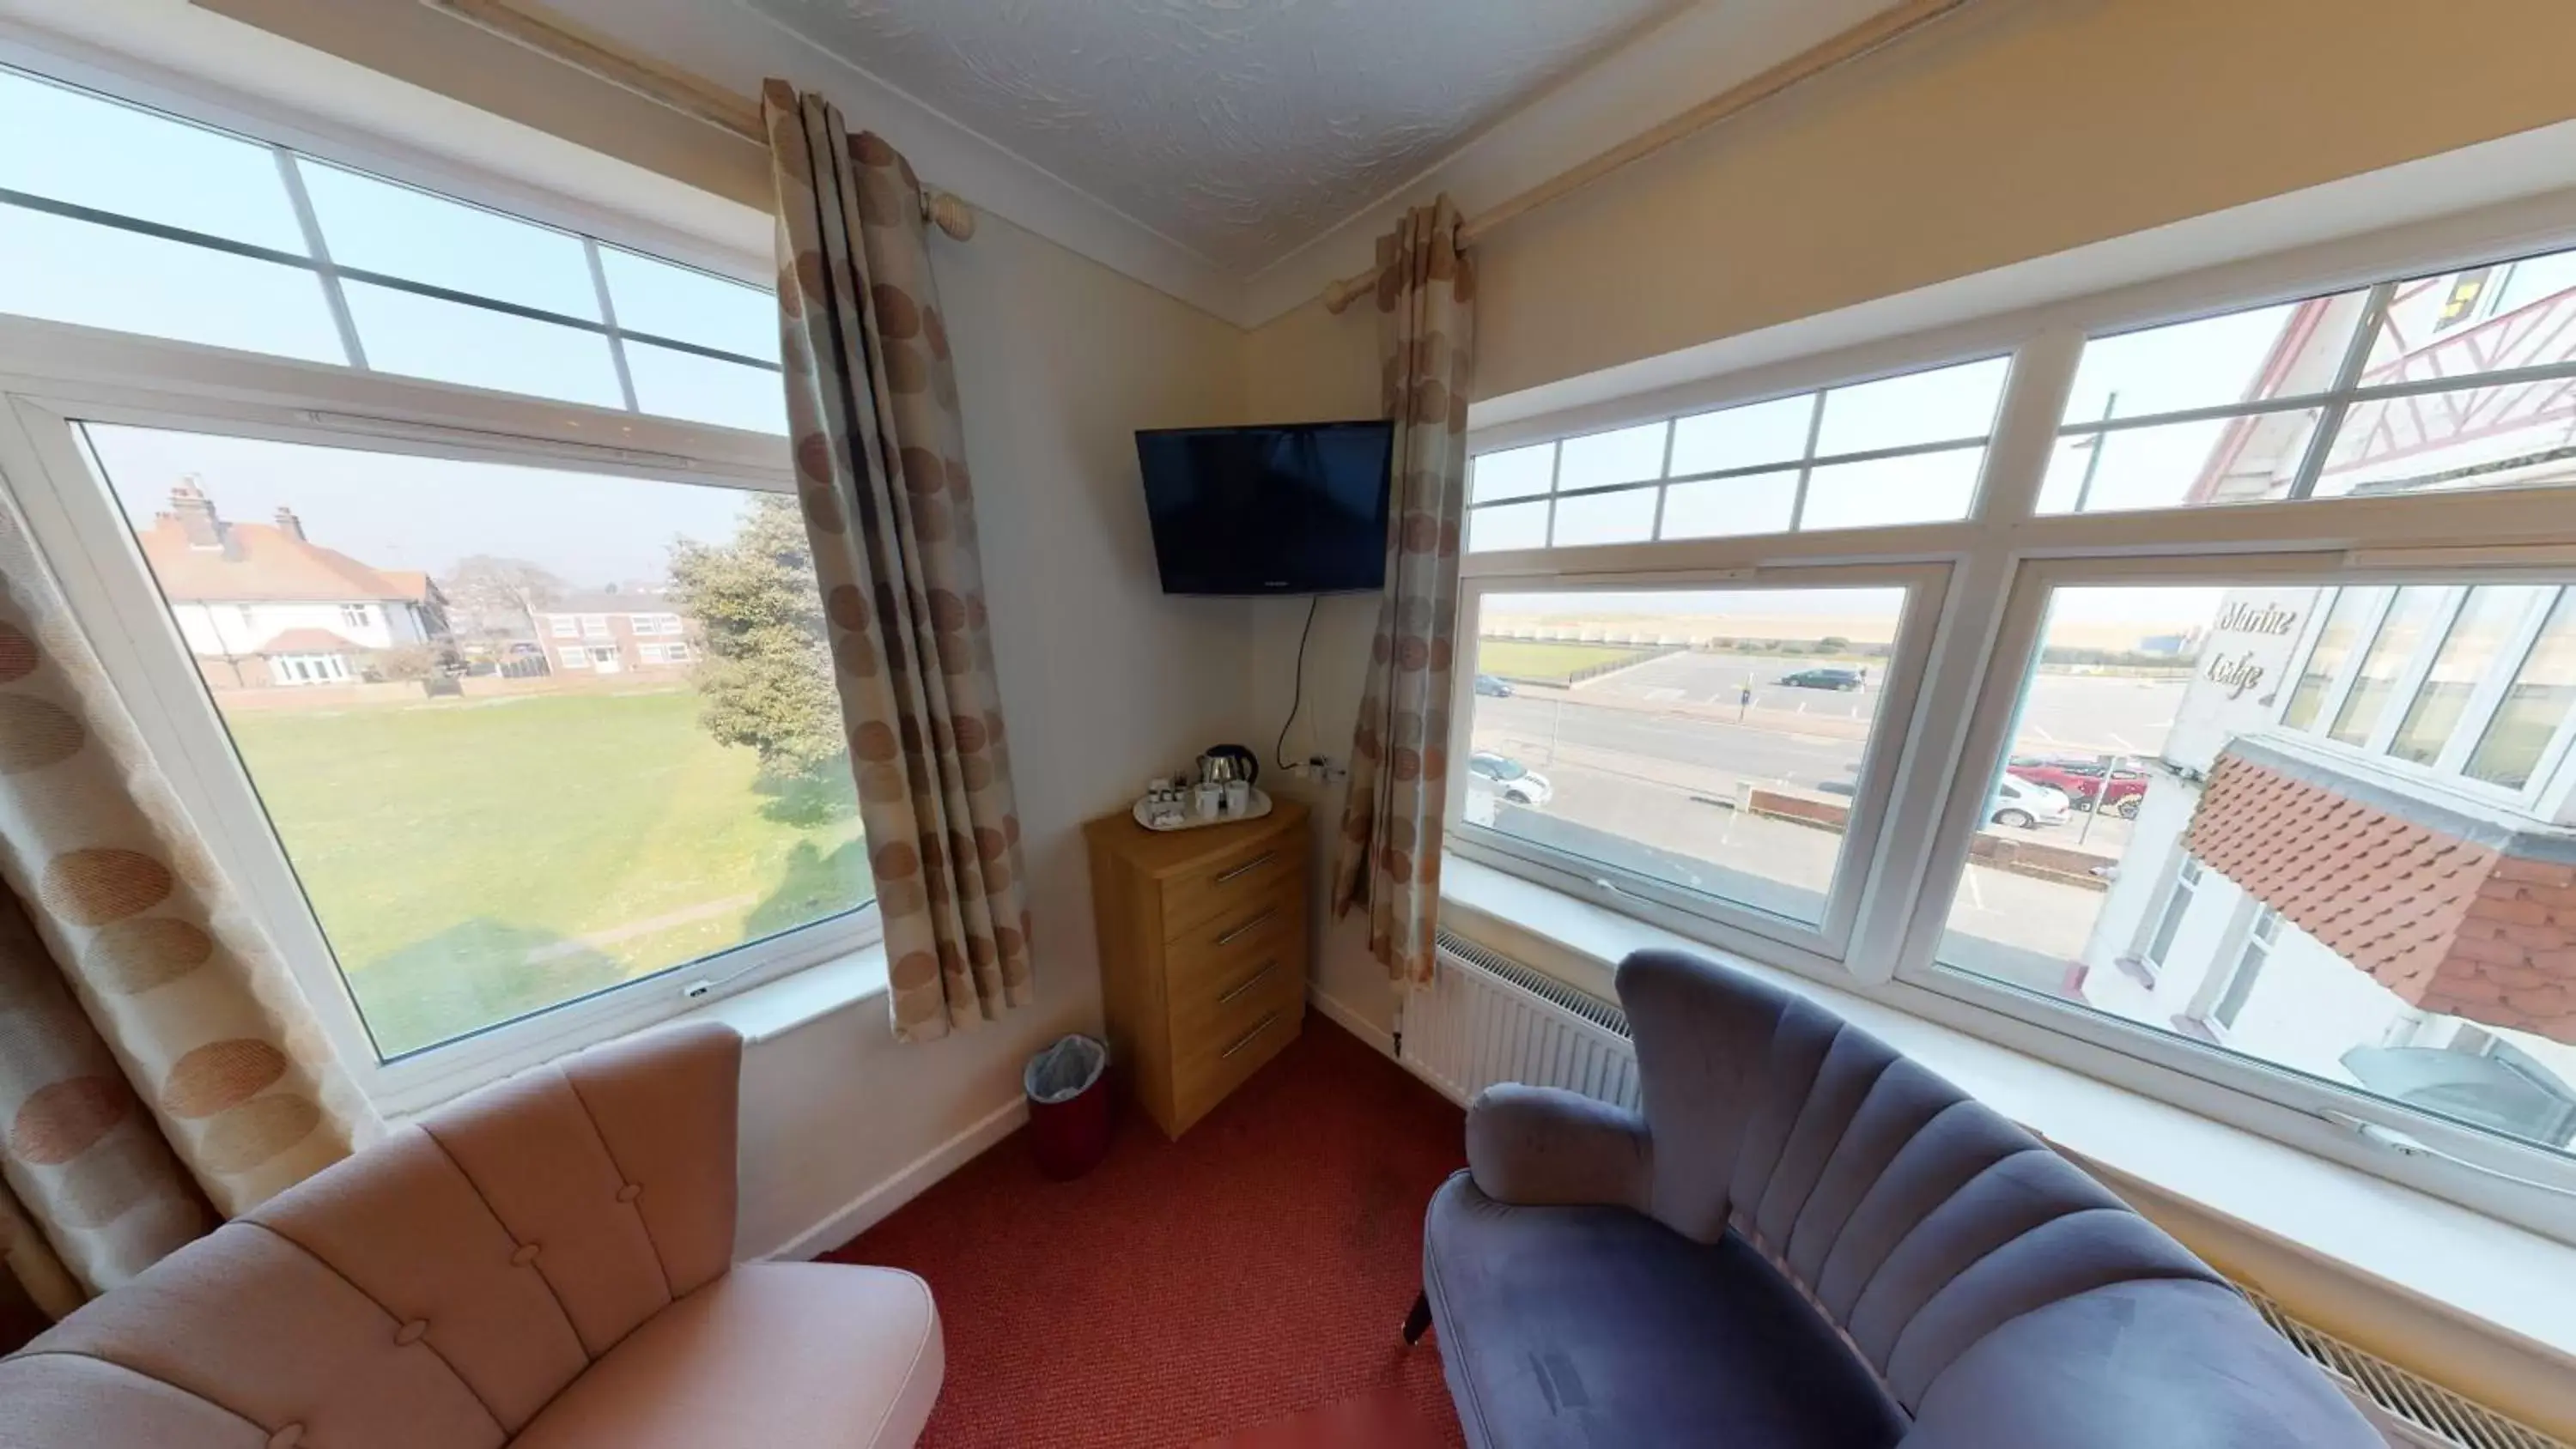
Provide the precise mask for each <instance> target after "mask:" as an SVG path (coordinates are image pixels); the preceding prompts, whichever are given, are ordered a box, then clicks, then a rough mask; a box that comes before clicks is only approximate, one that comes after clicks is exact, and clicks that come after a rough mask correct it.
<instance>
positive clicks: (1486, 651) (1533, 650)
mask: <svg viewBox="0 0 2576 1449" xmlns="http://www.w3.org/2000/svg"><path fill="white" fill-rule="evenodd" d="M1645 652H1646V651H1644V650H1643V649H1632V648H1629V647H1628V646H1626V645H1624V644H1543V643H1529V642H1524V641H1521V640H1515V639H1479V640H1477V641H1476V672H1477V673H1479V674H1494V675H1500V676H1501V677H1503V678H1505V679H1528V680H1536V681H1541V682H1546V683H1554V684H1563V683H1564V682H1565V681H1566V680H1568V679H1570V678H1572V677H1573V676H1574V674H1575V671H1577V670H1582V669H1590V668H1592V667H1593V666H1594V665H1597V664H1616V663H1618V662H1620V661H1621V660H1626V659H1634V658H1636V657H1637V656H1638V655H1640V654H1643V653H1645Z"/></svg>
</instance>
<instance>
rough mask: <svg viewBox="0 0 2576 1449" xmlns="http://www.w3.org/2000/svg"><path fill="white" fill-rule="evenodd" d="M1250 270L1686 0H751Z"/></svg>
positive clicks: (1057, 171) (1179, 237) (992, 136)
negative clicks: (1569, 0)
mask: <svg viewBox="0 0 2576 1449" xmlns="http://www.w3.org/2000/svg"><path fill="white" fill-rule="evenodd" d="M741 3H743V4H745V5H748V6H749V7H751V8H752V9H754V10H757V11H760V12H762V13H763V14H766V15H768V16H769V17H771V18H772V19H775V20H776V21H778V22H779V23H781V24H783V25H785V26H787V27H788V28H789V29H791V30H793V31H795V32H797V33H798V34H800V35H802V36H803V37H805V38H806V39H807V40H809V41H812V42H813V43H814V44H816V45H818V46H821V47H822V48H824V49H825V50H828V51H830V52H832V53H833V54H834V55H836V56H838V57H840V58H841V59H842V60H844V61H847V62H848V63H850V64H851V65H854V66H857V67H858V68H860V69H861V70H864V71H867V72H868V73H870V74H872V75H874V76H876V77H877V78H878V79H879V80H882V81H884V82H885V83H887V84H888V85H891V86H894V87H896V88H897V89H899V90H902V91H904V92H906V93H908V94H910V95H911V96H913V97H914V98H915V99H917V100H919V101H921V102H923V103H925V104H927V105H929V106H931V107H933V108H935V109H937V110H939V111H941V112H944V113H945V114H946V115H947V116H948V117H949V118H950V119H952V120H955V121H957V122H959V123H960V124H962V125H965V126H967V127H969V128H971V129H973V130H975V131H977V132H979V133H981V134H982V135H983V136H984V137H985V138H986V139H988V140H991V141H993V142H995V143H997V144H999V145H1002V146H1004V147H1007V148H1009V149H1010V150H1012V151H1014V152H1016V153H1018V154H1019V155H1020V156H1021V157H1023V158H1024V159H1026V160H1028V161H1030V162H1032V163H1034V164H1036V165H1038V166H1040V167H1043V168H1044V169H1046V170H1047V171H1049V172H1052V173H1053V174H1054V175H1055V176H1056V177H1057V178H1058V179H1060V180H1062V181H1065V182H1066V183H1068V184H1070V185H1072V186H1073V187H1075V188H1076V189H1078V190H1081V191H1084V192H1087V193H1089V194H1091V195H1092V196H1094V197H1097V198H1099V199H1100V200H1102V201H1104V202H1106V203H1108V204H1109V205H1111V206H1114V207H1116V208H1117V209H1118V210H1120V211H1122V212H1124V213H1126V214H1127V215H1128V216H1129V217H1131V218H1133V219H1134V220H1136V221H1138V222H1141V223H1143V224H1144V225H1146V226H1148V227H1151V228H1153V229H1154V230H1155V231H1158V232H1160V233H1162V234H1163V235H1164V236H1165V237H1167V238H1169V239H1171V240H1173V241H1176V242H1179V243H1180V244H1182V245H1184V246H1186V247H1189V248H1190V249H1191V250H1193V251H1196V252H1198V253H1199V254H1200V255H1201V256H1203V257H1205V258H1207V259H1208V260H1210V261H1212V262H1217V263H1220V264H1223V265H1226V266H1229V267H1236V268H1241V269H1243V270H1245V271H1247V272H1248V271H1254V270H1258V269H1259V268H1260V267H1262V266H1264V265H1267V264H1268V263H1270V262H1273V261H1276V260H1278V259H1279V258H1280V257H1282V256H1284V255H1286V254H1287V253H1289V252H1291V251H1293V250H1295V249H1296V248H1297V247H1298V246H1299V245H1301V244H1302V243H1304V242H1306V241H1309V240H1311V239H1313V238H1314V237H1316V236H1317V235H1319V234H1321V233H1322V232H1324V231H1326V230H1327V229H1329V228H1331V227H1332V226H1334V225H1335V224H1337V223H1339V222H1341V221H1343V220H1345V219H1346V218H1348V217H1349V216H1351V215H1352V214H1353V213H1355V212H1357V211H1359V210H1360V209H1361V208H1363V207H1365V206H1366V205H1368V204H1369V203H1370V202H1373V201H1375V200H1377V199H1378V198H1379V197H1380V196H1381V195H1382V194H1384V193H1385V192H1387V191H1389V190H1391V189H1392V188H1394V187H1396V186H1399V185H1401V184H1402V183H1404V182H1405V181H1407V180H1409V179H1411V178H1412V177H1413V176H1414V175H1415V174H1417V173H1419V172H1420V171H1422V170H1424V169H1425V168H1426V167H1428V166H1430V165H1431V164H1432V163H1434V162H1436V161H1438V160H1440V159H1441V158H1442V157H1444V156H1446V155H1447V154H1448V153H1449V152H1451V151H1453V150H1455V149H1456V148H1457V147H1458V145H1459V144H1460V143H1462V142H1464V141H1465V140H1467V139H1468V138H1470V137H1471V136H1473V135H1474V134H1475V133H1476V132H1477V131H1478V130H1479V129H1480V128H1482V127H1483V126H1485V125H1486V124H1488V123H1490V122H1492V121H1494V120H1496V119H1498V118H1499V117H1501V116H1502V115H1503V114H1504V113H1506V112H1508V111H1509V110H1511V109H1512V108H1514V107H1515V106H1517V105H1519V104H1522V103H1524V102H1526V101H1527V100H1528V99H1530V98H1531V97H1532V96H1534V95H1536V94H1537V93H1538V92H1540V91H1541V90H1544V89H1545V88H1546V87H1547V86H1548V85H1549V84H1551V83H1552V82H1554V81H1556V80H1557V79H1559V78H1560V77H1562V76H1564V75H1566V74H1568V73H1569V72H1571V71H1572V70H1574V69H1575V68H1577V67H1578V66H1579V65H1580V64H1581V63H1582V62H1583V61H1585V60H1587V59H1589V58H1590V57H1591V56H1593V55H1594V54H1596V53H1598V52H1599V51H1601V50H1603V49H1604V48H1606V47H1608V46H1609V45H1612V44H1614V43H1616V42H1617V41H1619V40H1621V39H1623V38H1625V37H1626V36H1627V35H1629V34H1630V33H1631V32H1633V31H1634V30H1635V29H1637V28H1638V27H1639V26H1640V25H1642V24H1644V23H1646V22H1648V21H1651V20H1654V19H1658V18H1660V17H1661V16H1663V15H1665V14H1667V13H1670V12H1671V11H1673V10H1675V9H1677V8H1678V3H1677V0H1584V3H1567V0H741Z"/></svg>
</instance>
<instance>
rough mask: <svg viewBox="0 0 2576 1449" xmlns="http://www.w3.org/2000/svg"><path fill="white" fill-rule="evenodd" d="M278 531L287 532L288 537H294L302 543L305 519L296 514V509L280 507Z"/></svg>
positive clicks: (278, 511)
mask: <svg viewBox="0 0 2576 1449" xmlns="http://www.w3.org/2000/svg"><path fill="white" fill-rule="evenodd" d="M277 531H278V532H280V533H282V534H285V535H286V536H287V537H288V538H291V539H294V540H295V541H296V542H297V543H302V542H303V541H304V520H303V519H301V518H298V517H296V516H295V510H294V509H292V508H280V509H278V510H277Z"/></svg>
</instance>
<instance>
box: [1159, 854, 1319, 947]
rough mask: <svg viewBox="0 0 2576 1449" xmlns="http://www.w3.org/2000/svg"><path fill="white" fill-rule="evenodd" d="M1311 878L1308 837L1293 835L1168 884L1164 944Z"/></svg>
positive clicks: (1230, 856) (1227, 857) (1214, 862)
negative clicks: (1308, 873)
mask: <svg viewBox="0 0 2576 1449" xmlns="http://www.w3.org/2000/svg"><path fill="white" fill-rule="evenodd" d="M1305 877H1306V834H1305V832H1304V831H1302V830H1292V831H1288V832H1286V833H1285V834H1280V835H1273V836H1270V837H1268V838H1266V839H1263V840H1256V841H1251V842H1248V843H1247V844H1246V845H1245V846H1244V847H1243V848H1242V849H1241V850H1237V851H1234V852H1232V853H1230V854H1227V855H1223V856H1220V857H1218V858H1217V859H1215V860H1212V861H1210V862H1208V863H1207V864H1205V865H1203V866H1200V867H1199V868H1198V869H1196V870H1194V871H1191V872H1190V873H1189V874H1187V875H1176V876H1174V877H1172V878H1171V879H1170V880H1167V881H1165V882H1164V883H1163V939H1164V940H1167V941H1178V940H1180V939H1181V938H1182V937H1183V936H1185V935H1188V934H1190V933H1191V932H1192V931H1194V930H1195V929H1197V928H1198V927H1199V926H1201V925H1203V924H1205V923H1206V922H1208V921H1210V920H1212V919H1214V918H1216V917H1218V916H1226V915H1239V910H1240V907H1241V906H1242V905H1243V903H1244V902H1246V901H1251V900H1258V899H1261V898H1263V897H1266V896H1268V895H1269V894H1270V893H1271V892H1272V891H1275V890H1277V889H1279V887H1280V883H1281V882H1282V881H1287V880H1291V879H1294V880H1297V881H1301V882H1302V881H1303V880H1304V879H1305Z"/></svg>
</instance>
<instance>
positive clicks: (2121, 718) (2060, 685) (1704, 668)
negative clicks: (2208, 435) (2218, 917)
mask: <svg viewBox="0 0 2576 1449" xmlns="http://www.w3.org/2000/svg"><path fill="white" fill-rule="evenodd" d="M1812 662H1813V661H1809V660H1801V659H1779V660H1771V659H1768V658H1765V659H1763V660H1760V661H1758V664H1757V665H1756V667H1758V668H1759V669H1760V671H1761V673H1760V674H1759V675H1757V676H1756V677H1757V678H1759V679H1762V680H1765V681H1776V680H1777V679H1778V678H1779V677H1780V676H1781V675H1783V674H1786V673H1789V672H1791V671H1792V670H1795V669H1803V668H1807V667H1810V665H1811V664H1812ZM1749 663H1754V661H1748V660H1747V659H1745V658H1743V657H1741V656H1731V655H1672V656H1668V657H1666V658H1663V659H1657V660H1653V661H1650V662H1648V663H1646V664H1641V665H1638V666H1637V667H1635V668H1633V669H1624V670H1621V671H1619V672H1618V673H1616V674H1612V675H1607V676H1604V677H1603V678H1601V679H1599V680H1597V681H1593V682H1591V683H1588V684H1586V685H1583V686H1581V687H1578V688H1576V689H1573V690H1556V689H1547V688H1524V689H1519V690H1516V692H1515V693H1514V694H1513V695H1512V697H1510V698H1508V699H1498V698H1494V697H1492V696H1479V697H1478V698H1477V700H1476V719H1475V734H1474V737H1475V741H1476V747H1477V748H1478V749H1485V750H1496V751H1499V752H1501V753H1503V754H1506V755H1510V756H1512V757H1513V758H1515V759H1518V760H1520V761H1521V762H1522V763H1524V764H1526V765H1529V766H1531V767H1532V768H1534V769H1537V770H1539V771H1541V772H1543V773H1548V772H1554V773H1562V771H1563V769H1565V768H1568V767H1576V766H1579V767H1583V768H1588V769H1590V770H1592V771H1594V772H1596V773H1606V774H1614V775H1628V776H1632V777H1635V778H1639V779H1645V780H1652V781H1655V782H1658V783H1661V784H1664V785H1667V786H1679V787H1683V788H1685V789H1688V790H1693V791H1696V792H1697V793H1698V794H1700V795H1702V796H1711V797H1720V798H1723V797H1731V796H1732V794H1733V793H1734V790H1735V788H1736V785H1737V783H1738V782H1742V781H1750V782H1752V783H1755V784H1760V785H1768V786H1777V787H1784V788H1789V789H1796V790H1821V791H1827V792H1831V793H1847V792H1848V790H1849V788H1850V786H1851V784H1852V783H1853V781H1854V780H1855V779H1856V778H1857V777H1858V775H1859V771H1860V763H1861V756H1862V754H1863V752H1864V749H1865V747H1866V745H1867V741H1868V736H1869V733H1870V731H1871V729H1872V728H1873V724H1874V721H1873V716H1874V715H1875V713H1876V711H1877V709H1878V707H1879V702H1880V699H1881V691H1880V688H1879V681H1878V678H1877V676H1876V675H1875V674H1873V675H1872V677H1871V678H1870V681H1869V683H1868V684H1866V685H1865V686H1863V687H1862V688H1860V689H1857V690H1850V691H1839V690H1819V689H1798V688H1792V687H1787V686H1782V685H1779V684H1777V683H1769V682H1765V683H1757V684H1755V685H1754V686H1753V698H1752V701H1751V703H1750V704H1749V705H1748V706H1742V713H1743V717H1744V720H1745V721H1746V722H1744V723H1737V722H1736V721H1735V720H1733V719H1729V718H1727V717H1726V711H1725V709H1724V706H1725V705H1726V704H1729V703H1736V704H1739V705H1740V704H1741V700H1742V690H1743V688H1744V680H1745V671H1746V669H1747V666H1748V664H1749ZM1719 676H1724V677H1726V678H1731V679H1732V680H1733V681H1734V682H1733V683H1732V684H1730V685H1727V686H1725V687H1724V688H1723V689H1719V688H1714V687H1713V686H1712V681H1713V679H1715V678H1717V677H1719ZM2182 688H2183V686H2182V685H2181V684H2180V683H2179V682H2175V681H2169V680H2154V681H2145V680H2138V679H2131V678H2121V677H2105V676H2088V675H2068V674H2043V675H2041V676H2039V679H2038V682H2037V683H2036V684H2035V685H2034V687H2033V689H2032V698H2031V703H2030V706H2029V707H2028V708H2027V709H2026V710H2025V711H2024V712H2023V726H2024V727H2023V732H2022V735H2021V738H2020V739H2019V740H2018V741H2016V743H2015V749H2014V753H2016V754H2054V753H2067V754H2093V753H2101V752H2102V751H2104V750H2108V749H2114V748H2117V746H2114V745H2111V744H2110V743H2109V741H2110V740H2112V739H2114V738H2116V739H2118V740H2120V741H2121V742H2122V743H2123V744H2125V745H2128V746H2134V747H2136V748H2137V749H2138V750H2139V751H2140V752H2141V753H2145V754H2152V753H2153V752H2154V751H2156V750H2158V749H2160V748H2162V746H2163V743H2164V736H2165V732H2166V730H2167V729H2168V728H2170V727H2171V725H2172V722H2173V711H2174V706H2175V704H2176V703H2177V702H2178V701H2179V699H2180V697H2181V694H2182ZM1712 704H1714V705H1717V706H1718V710H1717V714H1716V715H1715V717H1710V716H1709V715H1707V714H1705V713H1685V712H1683V711H1684V710H1685V709H1686V708H1688V707H1691V706H1698V707H1699V708H1700V709H1701V710H1703V711H1704V710H1706V709H1707V708H1708V707H1709V706H1710V705H1712ZM1658 706H1663V707H1662V708H1658ZM2051 722H2053V724H2054V726H2055V728H2054V729H2052V728H2049V724H2050V723H2051ZM2068 740H2091V741H2093V742H2095V743H2094V747H2093V748H2092V749H2090V750H2087V749H2082V748H2079V747H2073V746H2070V745H2069V744H2068V743H2067V741H2068ZM2040 836H2041V838H2044V839H2047V840H2048V841H2050V842H2051V843H2053V844H2064V845H2081V846H2082V847H2084V848H2085V849H2088V850H2099V851H2103V852H2105V853H2108V854H2115V855H2116V854H2118V853H2119V852H2120V851H2121V850H2122V849H2123V848H2125V847H2126V846H2127V844H2128V840H2129V827H2128V822H2126V821H2124V820H2121V819H2119V818H2117V817H2115V816H2104V817H2103V818H2101V819H2100V820H2086V819H2084V818H2083V817H2082V816H2080V815H2079V816H2077V817H2076V818H2074V819H2072V820H2070V821H2069V822H2068V823H2067V824H2066V825H2064V826H2059V827H2054V828H2050V829H2047V830H2044V831H2042V832H2040Z"/></svg>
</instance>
